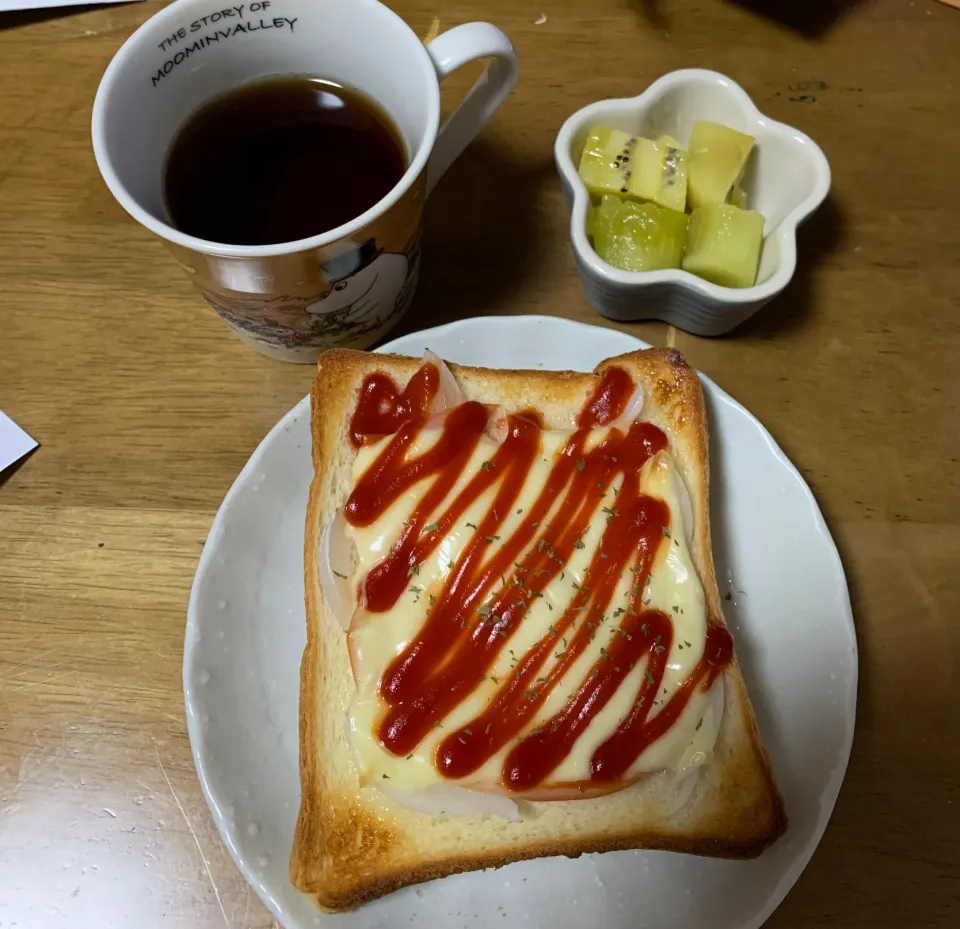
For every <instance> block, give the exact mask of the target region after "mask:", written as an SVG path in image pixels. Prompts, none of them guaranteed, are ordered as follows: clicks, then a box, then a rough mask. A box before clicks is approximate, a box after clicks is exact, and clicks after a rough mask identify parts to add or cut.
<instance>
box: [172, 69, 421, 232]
mask: <svg viewBox="0 0 960 929" xmlns="http://www.w3.org/2000/svg"><path fill="white" fill-rule="evenodd" d="M406 168H407V162H406V156H405V153H404V147H403V143H402V142H401V141H400V135H399V133H398V131H397V130H396V128H395V127H394V126H393V123H392V122H391V120H390V118H389V117H388V116H387V115H386V113H384V112H383V111H382V110H381V109H380V107H378V106H377V104H375V103H374V102H373V101H372V100H370V99H369V98H367V97H366V96H364V95H363V94H360V93H358V92H357V91H355V90H352V89H348V88H346V87H341V86H338V85H337V84H334V83H331V82H329V81H324V80H321V79H319V78H312V77H308V76H284V77H270V78H263V79H260V80H257V81H253V82H251V83H249V84H245V85H243V86H242V87H239V88H237V89H236V90H233V91H230V92H229V93H226V94H224V95H223V96H220V97H217V98H216V99H214V100H212V101H210V102H208V103H206V104H205V105H204V106H202V107H201V108H200V109H199V110H198V111H197V112H196V113H194V114H193V116H191V117H190V118H189V119H188V120H187V121H186V123H185V124H184V125H183V126H182V127H181V128H180V130H179V131H178V133H177V135H176V137H175V138H174V140H173V144H172V145H171V147H170V151H169V153H168V155H167V161H166V166H165V171H164V185H163V186H164V196H165V199H166V204H167V210H168V212H169V214H170V218H171V220H172V222H173V225H175V226H176V227H177V228H178V229H180V230H181V231H182V232H186V233H187V234H188V235H193V236H197V237H199V238H201V239H207V240H209V241H214V242H222V243H224V244H227V245H273V244H277V243H280V242H292V241H294V240H296V239H304V238H307V237H308V236H313V235H319V234H320V233H323V232H328V231H329V230H331V229H335V228H336V227H337V226H341V225H343V224H344V223H346V222H349V221H350V220H351V219H355V218H356V217H357V216H360V215H361V214H362V213H364V212H366V211H367V210H368V209H369V208H370V207H372V206H374V205H375V204H376V203H378V202H379V201H380V200H382V199H383V198H384V197H385V196H386V195H387V194H388V193H389V192H390V191H391V190H392V189H393V187H394V186H396V184H397V183H398V182H399V181H400V179H401V178H402V177H403V174H404V171H406Z"/></svg>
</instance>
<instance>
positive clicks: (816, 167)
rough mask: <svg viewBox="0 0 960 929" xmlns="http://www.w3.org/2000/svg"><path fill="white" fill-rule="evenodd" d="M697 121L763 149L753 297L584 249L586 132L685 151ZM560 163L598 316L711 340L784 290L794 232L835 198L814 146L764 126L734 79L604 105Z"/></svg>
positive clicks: (682, 81)
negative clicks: (663, 142)
mask: <svg viewBox="0 0 960 929" xmlns="http://www.w3.org/2000/svg"><path fill="white" fill-rule="evenodd" d="M700 119H708V120H712V121H713V122H716V123H723V124H724V125H726V126H730V127H731V128H733V129H739V130H740V131H741V132H746V133H748V134H749V135H752V136H753V137H754V138H755V139H756V140H757V141H756V147H755V151H754V152H753V154H752V155H751V156H750V161H749V162H748V163H747V170H746V174H745V176H744V178H743V182H742V184H741V187H742V188H743V190H744V191H745V192H746V194H747V205H748V207H749V208H750V209H751V210H758V211H759V212H760V213H762V214H763V216H764V219H765V220H766V222H765V224H764V244H763V252H762V253H761V256H760V268H759V272H758V274H757V283H756V284H755V285H754V286H753V287H744V288H741V289H737V288H732V287H721V286H720V285H718V284H713V283H711V282H710V281H706V280H703V279H702V278H699V277H696V276H695V275H693V274H690V273H689V272H687V271H682V270H674V269H668V270H664V271H622V270H620V269H619V268H614V267H613V266H612V265H609V264H607V262H605V261H604V260H603V259H602V258H600V256H599V255H598V254H597V253H596V252H595V251H594V250H593V248H592V247H591V245H590V242H589V240H588V239H587V210H588V208H589V206H590V194H589V193H588V192H587V188H586V187H585V186H584V184H583V182H582V181H581V180H580V177H579V175H578V174H577V165H578V164H579V162H580V154H581V152H582V151H583V146H584V143H585V142H586V139H587V135H588V133H589V132H590V130H591V129H592V128H593V127H594V126H596V125H606V126H612V127H613V128H615V129H621V130H623V131H624V132H629V133H630V134H631V135H641V136H647V137H648V138H656V137H657V136H659V135H661V134H662V133H666V134H667V135H671V136H673V137H674V138H676V139H679V140H680V142H681V143H683V144H686V140H687V139H688V138H689V137H690V130H691V128H692V127H693V124H694V123H695V122H696V121H697V120H700ZM554 156H555V158H556V162H557V170H558V171H559V172H560V179H561V180H562V181H563V190H564V194H565V195H566V198H567V206H568V207H569V209H570V237H571V239H572V241H573V251H574V255H575V257H576V259H577V265H578V267H579V270H580V279H581V281H582V282H583V288H584V290H585V291H586V295H587V299H588V300H589V301H590V303H591V304H592V305H593V306H594V308H595V309H596V310H597V311H598V312H600V313H601V314H602V315H604V316H608V317H610V318H611V319H616V320H621V321H631V320H638V319H661V320H663V321H664V322H668V323H672V324H673V325H674V326H677V327H678V328H680V329H685V330H687V331H688V332H693V333H696V334H697V335H705V336H713V335H721V334H722V333H724V332H729V331H730V330H731V329H733V328H734V327H735V326H738V325H739V324H740V323H742V322H743V321H744V320H745V319H747V318H748V317H750V316H752V315H753V314H754V313H756V311H757V310H759V309H760V307H762V306H763V305H764V304H765V303H766V302H767V301H768V300H771V299H772V298H773V297H775V296H776V295H777V294H779V293H780V291H782V290H783V289H784V287H786V286H787V284H788V283H789V281H790V278H791V277H793V272H794V268H795V267H796V262H797V248H796V232H797V226H798V225H799V224H800V223H801V222H803V221H804V220H805V219H806V218H807V217H808V216H809V215H810V214H811V213H813V211H814V210H815V209H816V208H817V207H818V206H820V204H821V203H823V200H824V198H825V197H826V196H827V192H828V191H829V189H830V166H829V165H828V164H827V159H826V157H825V156H824V154H823V152H822V151H820V148H819V147H818V146H817V145H816V143H815V142H813V140H811V139H810V138H809V137H807V136H805V135H804V134H803V133H802V132H800V131H798V130H797V129H792V128H791V127H790V126H786V125H784V124H783V123H778V122H775V121H774V120H772V119H769V118H768V117H766V116H764V115H763V114H762V113H761V112H760V111H759V110H758V109H757V108H756V107H755V106H754V105H753V102H752V101H751V100H750V98H749V97H748V96H747V94H746V92H745V91H744V90H743V88H742V87H740V86H739V85H738V84H736V83H735V82H734V81H732V80H730V78H728V77H724V76H723V75H722V74H717V73H716V72H715V71H703V70H699V69H689V70H685V71H673V72H671V73H670V74H667V75H664V76H663V77H662V78H660V80H658V81H656V82H655V83H653V84H651V85H650V87H648V88H647V89H646V90H645V91H644V92H643V93H642V94H640V96H639V97H632V98H630V99H626V100H601V101H600V102H599V103H593V104H591V105H590V106H586V107H584V108H583V109H582V110H578V111H577V112H576V113H574V114H573V116H571V117H570V118H569V119H568V120H567V121H566V122H565V123H564V124H563V128H561V130H560V133H559V135H558V136H557V141H556V146H555V149H554Z"/></svg>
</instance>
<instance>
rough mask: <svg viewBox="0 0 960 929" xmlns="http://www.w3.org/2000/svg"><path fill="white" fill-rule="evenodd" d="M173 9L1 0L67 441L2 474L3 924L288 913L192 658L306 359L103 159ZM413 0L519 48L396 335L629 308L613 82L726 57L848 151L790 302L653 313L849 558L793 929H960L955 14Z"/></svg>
mask: <svg viewBox="0 0 960 929" xmlns="http://www.w3.org/2000/svg"><path fill="white" fill-rule="evenodd" d="M161 6H163V4H162V3H160V2H156V0H148V2H145V3H138V4H132V5H128V6H118V7H105V8H87V9H83V10H79V11H74V12H69V11H62V12H36V13H13V14H0V409H3V410H4V411H5V412H6V413H8V414H9V415H11V416H12V417H13V418H14V419H15V420H16V421H18V422H19V423H20V424H21V425H22V426H24V427H25V428H26V429H28V430H29V431H30V432H31V433H32V434H33V435H34V436H35V437H36V438H37V439H38V440H39V441H40V442H41V447H40V449H39V450H38V451H37V452H36V453H34V454H33V455H32V456H31V457H29V458H28V459H27V460H26V461H24V462H23V463H22V464H21V465H20V466H19V467H17V468H14V469H12V470H11V471H8V472H7V473H5V474H4V475H3V476H2V477H0V926H3V927H8V926H19V927H30V929H32V927H47V926H50V927H57V926H70V927H87V926H90V927H108V926H140V927H143V929H150V927H155V926H156V927H160V926H163V927H167V926H170V927H207V926H210V927H216V926H221V925H223V924H226V925H227V926H228V927H233V929H243V927H265V926H272V925H273V922H272V919H271V918H270V917H269V915H268V914H267V911H266V910H265V909H264V907H263V906H262V905H261V904H260V902H259V901H258V900H257V898H256V897H255V895H254V894H253V892H252V891H251V890H250V889H249V887H248V886H247V885H246V884H245V882H244V881H243V879H242V878H241V877H240V875H239V873H238V871H237V869H236V868H235V867H234V865H233V863H232V861H231V860H230V857H229V855H228V854H227V852H226V851H225V849H224V847H223V845H222V843H221V841H220V839H219V837H218V835H217V833H216V831H215V829H214V827H213V823H212V820H211V818H210V816H209V814H208V812H207V809H206V806H205V804H204V801H203V798H202V796H201V793H200V788H199V784H198V782H197V777H196V774H195V772H194V768H193V764H192V761H191V756H190V748H189V745H188V742H187V736H186V732H185V725H184V711H183V697H182V691H181V678H180V673H181V655H182V642H183V630H184V616H185V612H186V605H187V597H188V594H189V590H190V583H191V580H192V578H193V573H194V570H195V568H196V565H197V559H198V557H199V554H200V550H201V547H202V546H203V544H204V540H205V538H206V535H207V531H208V529H209V526H210V523H211V520H212V519H213V516H214V514H215V512H216V510H217V507H218V506H219V504H220V501H221V500H222V498H223V495H224V494H225V492H226V491H227V489H228V488H229V486H230V484H231V482H232V481H233V479H234V478H235V476H236V475H237V473H238V471H239V470H240V468H241V467H242V466H243V464H244V462H245V461H246V459H247V457H248V455H249V454H250V453H251V452H252V451H253V449H254V447H255V446H256V445H257V443H258V442H259V441H260V439H261V438H262V437H263V436H264V434H265V433H266V432H267V431H268V430H269V429H270V427H271V426H272V425H273V424H274V423H275V422H276V421H277V419H278V418H279V417H280V416H281V415H282V414H283V413H284V412H285V411H286V410H287V409H289V408H290V407H291V406H292V405H293V404H294V403H295V402H296V401H297V400H298V399H299V398H300V397H302V396H303V395H304V393H305V392H306V391H307V387H308V384H309V380H310V376H311V371H310V369H309V368H308V367H301V366H292V365H291V366H288V365H284V364H281V363H278V362H273V361H269V360H266V359H264V358H261V357H259V356H258V355H256V354H254V353H253V352H251V351H250V350H249V349H248V348H246V347H245V346H243V345H242V344H240V343H239V342H238V341H236V340H235V339H233V338H232V337H231V336H230V335H229V334H228V333H227V331H226V330H225V328H224V327H223V325H222V324H221V323H220V322H219V320H218V319H217V318H216V317H215V316H214V314H213V313H211V312H210V311H209V310H207V309H206V308H205V307H204V306H203V305H202V304H201V303H200V301H199V300H198V298H197V297H196V296H195V295H194V293H193V292H192V291H191V288H190V285H189V283H188V282H187V280H186V279H185V277H183V276H182V275H181V274H180V272H179V269H178V268H177V267H176V265H175V264H174V262H173V261H172V259H171V258H170V257H169V256H168V254H167V253H166V252H165V250H164V249H163V248H162V246H161V245H160V244H159V243H158V242H157V241H156V240H154V239H153V238H152V237H151V236H150V235H149V234H148V233H146V232H145V231H144V230H143V229H141V228H140V227H138V226H137V225H136V224H135V223H134V222H133V221H132V220H131V219H129V218H128V217H127V215H126V214H125V213H124V212H123V211H122V210H121V209H120V207H119V206H118V205H117V204H116V203H115V202H114V201H113V200H112V198H111V196H110V194H109V193H108V192H107V189H106V187H105V186H104V184H103V183H102V182H101V180H100V178H99V176H98V173H97V169H96V165H95V164H94V160H93V156H92V153H91V148H90V139H89V128H88V127H89V120H90V108H91V104H92V101H93V95H94V92H95V90H96V86H97V82H98V80H99V77H100V75H101V73H102V72H103V69H104V68H105V66H106V64H107V62H108V61H109V59H110V57H111V56H112V55H113V53H114V52H115V51H116V50H117V48H118V47H119V46H120V44H121V43H122V42H123V41H124V39H125V38H126V37H127V36H128V35H129V34H130V33H131V32H132V31H133V29H134V28H135V27H136V26H138V25H139V24H140V23H141V22H143V21H144V20H145V19H146V18H147V17H148V16H150V15H151V14H152V13H155V12H156V11H157V10H158V9H160V8H161ZM395 6H396V7H397V9H398V11H399V12H400V13H401V14H402V15H403V16H404V17H405V18H406V19H407V20H408V21H409V23H410V24H411V25H412V26H413V28H414V29H415V30H416V31H417V33H418V34H420V35H428V34H431V33H433V32H435V31H436V30H437V28H439V29H446V28H448V27H450V26H453V25H456V24H458V23H461V22H466V21H469V20H472V19H489V20H491V21H493V22H495V23H497V24H499V25H500V26H502V27H503V28H504V29H505V30H506V31H507V32H508V33H509V34H510V36H511V37H512V38H513V40H514V42H515V43H516V45H517V48H518V49H519V53H520V58H521V62H522V69H521V70H522V73H521V78H520V82H519V84H518V86H517V89H516V91H515V93H514V94H513V96H512V97H511V98H510V99H509V100H508V101H507V103H506V105H505V106H504V107H503V109H502V110H501V111H500V113H499V114H498V115H497V116H496V117H495V119H494V120H493V122H492V124H491V125H490V126H489V127H488V129H487V131H485V132H484V134H483V136H482V137H481V139H480V140H478V141H477V142H476V143H475V144H474V145H473V146H472V147H471V148H470V149H469V150H468V152H467V153H466V154H465V155H464V156H463V157H462V158H461V159H460V161H459V162H458V163H457V164H456V165H455V166H454V168H453V169H452V170H451V171H450V172H449V174H448V175H447V176H446V177H445V178H444V180H443V182H442V183H441V184H440V185H439V187H438V188H437V190H436V193H435V195H434V197H433V199H432V201H431V203H430V204H429V207H428V215H427V231H426V236H425V247H424V256H425V257H424V265H423V276H422V283H421V289H420V292H419V296H418V298H417V300H416V302H415V304H414V306H413V308H412V310H411V312H410V313H409V315H408V317H407V319H406V320H405V321H404V322H403V323H402V325H401V327H400V330H399V332H404V331H410V330H412V329H416V328H421V327H426V326H431V325H434V324H437V323H441V322H445V321H448V320H452V319H457V318H462V317H465V316H476V315H482V314H517V313H549V314H556V315H560V316H566V317H570V318H573V319H579V320H583V321H586V322H591V323H596V324H598V325H609V323H606V322H605V321H604V320H602V319H600V318H599V317H598V316H597V315H596V314H595V313H594V312H593V311H592V310H591V309H590V307H589V306H588V305H587V303H586V301H585V299H584V297H583V295H582V292H581V289H580V285H579V282H578V278H577V274H576V270H575V267H574V262H573V258H572V256H571V252H570V248H569V245H568V241H567V234H566V231H565V229H566V222H567V220H566V213H565V209H564V205H563V202H562V197H561V193H560V185H559V183H558V180H557V178H556V176H555V173H554V169H553V163H552V154H551V152H552V143H553V138H554V135H555V133H556V131H557V129H558V128H559V126H560V124H561V123H562V122H563V120H564V119H565V118H566V116H567V115H569V114H570V113H571V112H572V111H573V110H575V109H576V108H578V107H580V106H582V105H584V104H585V103H588V102H590V101H593V100H596V99H600V98H603V97H616V96H629V95H633V94H635V93H637V92H639V90H640V89H642V88H643V87H644V86H646V85H647V84H648V83H649V82H651V81H652V80H653V79H655V78H656V77H658V76H659V75H661V74H662V73H664V72H666V71H669V70H672V69H675V68H679V67H685V66H694V65H695V66H702V67H708V68H715V69H717V70H719V71H722V72H725V73H727V74H730V75H731V76H732V77H734V78H735V79H736V80H738V81H740V82H741V83H742V84H743V86H744V87H745V88H746V89H747V91H748V92H749V93H750V94H751V95H752V96H753V98H754V100H755V101H756V102H757V104H758V106H759V107H760V108H761V109H762V110H763V111H764V112H765V113H767V114H769V115H770V116H772V117H773V118H775V119H779V120H783V121H785V122H787V123H790V124H792V125H795V126H797V127H799V128H800V129H802V130H804V131H805V132H807V133H808V134H809V135H811V136H812V137H813V138H814V139H816V140H817V141H818V142H819V143H820V145H821V146H822V147H823V149H824V151H825V152H826V154H827V157H828V158H829V160H830V162H831V165H832V168H833V192H832V194H831V196H830V199H829V200H828V201H827V202H826V203H825V205H824V206H823V207H822V208H821V210H820V211H819V213H818V214H817V215H816V216H815V217H814V218H813V219H812V220H811V221H810V222H809V224H808V225H806V226H805V227H804V228H803V229H802V230H801V233H800V239H799V251H800V260H799V271H798V274H797V277H796V279H795V280H794V281H793V283H792V284H791V286H790V288H789V289H788V291H787V292H786V293H785V294H784V295H783V296H782V297H781V298H780V299H778V300H777V301H775V302H774V303H773V304H771V305H770V306H769V307H767V308H766V309H765V310H764V311H762V313H761V315H759V316H758V317H756V318H755V319H754V320H753V321H751V322H749V323H748V324H746V325H745V326H743V327H742V328H741V329H740V330H739V331H738V332H736V333H735V334H733V335H731V336H729V337H726V338H723V339H719V340H712V341H711V340H704V339H699V338H695V337H692V336H688V335H685V334H684V333H682V332H676V331H673V330H671V329H669V328H668V327H666V326H664V325H662V324H659V323H649V324H641V325H636V326H631V327H625V328H627V329H628V331H630V332H632V333H635V334H636V335H638V336H640V337H641V338H645V339H647V340H649V341H651V342H653V343H655V344H660V345H662V344H676V345H677V346H678V347H679V348H681V349H682V350H683V352H684V353H685V354H686V356H687V358H688V359H689V360H690V362H691V363H692V364H694V365H696V366H697V367H699V368H700V369H702V370H703V371H704V372H706V373H707V374H709V375H710V376H711V377H712V378H714V379H715V380H716V381H717V382H718V383H719V384H720V385H722V386H723V387H724V388H726V389H727V390H728V391H729V392H731V393H732V394H733V395H734V396H735V397H736V398H737V399H739V400H740V401H741V402H743V403H744V404H745V405H746V406H747V407H748V408H750V409H751V410H752V411H753V412H754V413H756V415H757V416H758V417H759V418H760V420H761V421H762V422H763V423H765V424H766V425H767V426H768V427H769V428H770V430H771V431H772V432H773V434H774V436H775V437H776V438H777V440H778V441H779V442H780V443H781V445H782V446H783V448H784V449H785V450H786V452H787V454H788V455H789V456H790V457H791V458H792V459H793V461H794V462H795V463H796V464H797V466H798V467H799V468H800V470H801V471H802V472H803V474H804V476H805V477H806V479H807V480H808V481H809V483H810V484H811V486H812V487H813V489H814V492H815V493H816V495H817V498H818V500H819V502H820V505H821V507H822V508H823V512H824V515H825V516H826V519H827V521H828V523H829V525H830V527H831V530H832V532H833V534H834V537H835V538H836V541H837V544H838V546H839V548H840V552H841V555H842V557H843V561H844V564H845V566H846V570H847V574H848V577H849V582H850V589H851V594H852V598H853V604H854V610H855V614H856V621H857V628H858V634H859V641H860V656H861V679H860V680H861V683H860V697H859V714H858V722H857V737H856V742H855V745H854V749H853V756H852V759H851V762H850V768H849V771H848V773H847V779H846V783H845V786H844V788H843V791H842V793H841V795H840V800H839V802H838V804H837V808H836V811H835V813H834V816H833V819H832V821H831V824H830V827H829V828H828V830H827V833H826V835H825V837H824V839H823V842H822V843H821V845H820V848H819V851H818V852H817V853H816V855H815V856H814V858H813V860H812V862H811V864H810V866H809V867H808V868H807V870H806V872H805V873H804V875H803V877H802V878H801V879H800V881H799V883H798V884H797V886H796V888H795V889H794V890H793V891H792V892H791V893H790V895H789V896H788V897H787V899H786V901H785V902H784V903H783V905H782V906H781V907H780V909H779V910H778V912H777V913H776V914H775V915H774V916H773V917H772V918H771V920H770V922H769V925H770V926H771V927H775V929H787V927H806V926H823V927H825V926H835V927H844V929H866V927H871V929H886V927H889V929H912V927H925V929H941V927H942V929H947V927H953V929H955V927H957V926H958V925H960V790H958V783H960V774H958V771H960V738H958V735H960V730H958V725H957V714H958V697H960V693H958V670H960V668H958V644H960V635H958V628H960V623H958V602H960V598H958V594H960V570H958V564H960V528H958V507H957V486H956V485H957V473H958V468H957V454H958V416H957V387H958V361H960V354H958V338H957V335H958V302H957V265H958V257H960V184H958V164H960V130H958V121H957V113H958V102H960V94H958V85H960V55H958V50H960V12H958V11H957V10H954V9H951V8H949V7H947V6H943V5H940V4H937V3H933V2H930V0H916V2H909V3H908V2H906V0H899V2H898V0H876V2H859V3H858V2H848V3H844V4H840V3H806V4H795V5H791V4H773V3H767V4H762V5H761V4H757V5H755V6H756V7H760V6H763V7H764V8H765V9H768V10H770V9H776V8H778V7H780V6H783V7H785V8H787V11H786V13H784V15H785V16H787V17H788V18H789V17H792V19H793V21H792V22H787V23H782V22H781V23H778V22H776V21H775V20H774V19H773V18H772V16H771V14H769V13H768V14H767V15H758V13H757V12H755V10H754V9H751V7H750V5H749V4H746V3H742V4H740V3H735V2H714V0H683V2H680V0H675V2H673V0H671V2H664V3H656V2H648V3H643V2H628V0H590V2H587V0H549V2H548V0H543V5H542V7H541V6H530V5H528V4H518V3H515V2H509V0H487V2H480V0H402V2H397V3H396V4H395ZM541 10H542V13H543V15H542V16H541ZM797 10H800V12H797ZM819 10H823V11H824V12H823V14H822V15H820V14H819V13H817V12H812V11H819ZM468 77H470V75H462V76H458V77H455V78H454V79H453V80H452V81H451V85H450V87H449V88H447V90H448V91H449V92H450V93H452V94H454V95H456V94H457V93H459V92H460V91H462V89H463V87H464V85H465V82H466V81H467V79H468Z"/></svg>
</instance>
